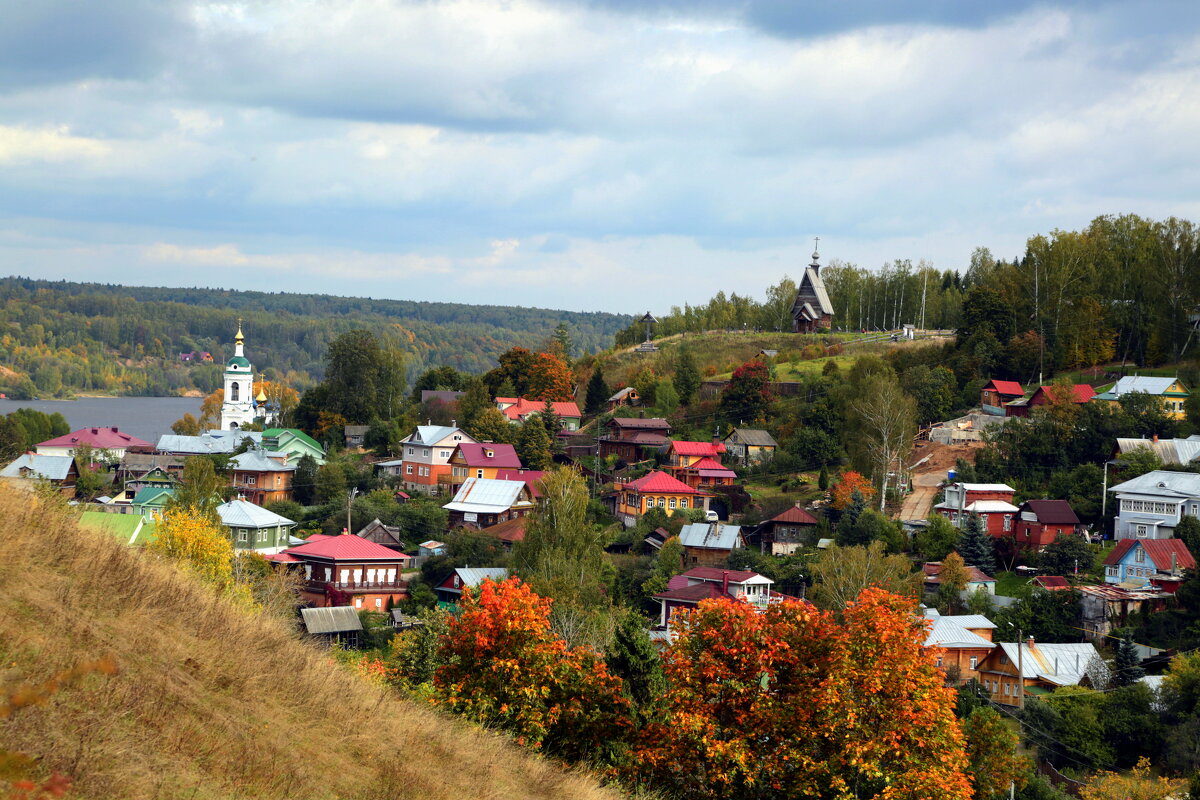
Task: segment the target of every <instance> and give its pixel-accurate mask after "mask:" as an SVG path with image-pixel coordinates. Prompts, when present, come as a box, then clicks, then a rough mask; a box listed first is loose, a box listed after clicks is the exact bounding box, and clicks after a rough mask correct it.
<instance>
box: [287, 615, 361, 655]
mask: <svg viewBox="0 0 1200 800" xmlns="http://www.w3.org/2000/svg"><path fill="white" fill-rule="evenodd" d="M300 619H301V621H302V622H303V623H304V632H305V633H306V634H308V636H309V638H311V639H316V640H318V641H320V642H323V643H324V644H325V645H327V646H328V645H332V644H333V643H334V642H337V643H338V644H339V645H341V646H343V647H348V648H351V649H353V648H357V647H358V646H359V643H360V637H361V636H362V630H363V626H362V620H360V619H359V618H358V611H357V610H356V609H354V608H352V607H350V606H335V607H332V608H329V607H325V608H302V609H300Z"/></svg>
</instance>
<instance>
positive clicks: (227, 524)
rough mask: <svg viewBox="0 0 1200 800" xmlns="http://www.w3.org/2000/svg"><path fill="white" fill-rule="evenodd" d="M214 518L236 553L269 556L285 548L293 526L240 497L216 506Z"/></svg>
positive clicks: (288, 520)
mask: <svg viewBox="0 0 1200 800" xmlns="http://www.w3.org/2000/svg"><path fill="white" fill-rule="evenodd" d="M217 516H218V517H220V519H221V525H222V526H223V527H224V528H225V530H226V531H227V533H228V534H229V538H230V541H232V542H233V546H234V549H236V550H253V551H254V552H256V553H261V554H263V555H269V554H273V553H279V552H281V551H283V550H285V549H287V547H288V544H289V536H290V534H291V531H292V528H294V527H295V526H296V523H295V522H293V521H292V520H290V519H288V518H287V517H281V516H280V515H278V514H276V513H275V512H274V511H268V510H267V509H265V508H263V507H262V506H256V505H255V504H254V503H251V502H248V501H246V500H243V499H241V498H238V499H236V500H230V501H229V502H227V503H222V504H221V505H219V506H217Z"/></svg>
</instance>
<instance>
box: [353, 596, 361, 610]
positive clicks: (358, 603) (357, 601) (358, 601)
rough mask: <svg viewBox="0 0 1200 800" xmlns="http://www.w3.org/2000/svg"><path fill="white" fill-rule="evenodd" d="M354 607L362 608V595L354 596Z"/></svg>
mask: <svg viewBox="0 0 1200 800" xmlns="http://www.w3.org/2000/svg"><path fill="white" fill-rule="evenodd" d="M354 607H355V608H362V598H361V597H356V598H354Z"/></svg>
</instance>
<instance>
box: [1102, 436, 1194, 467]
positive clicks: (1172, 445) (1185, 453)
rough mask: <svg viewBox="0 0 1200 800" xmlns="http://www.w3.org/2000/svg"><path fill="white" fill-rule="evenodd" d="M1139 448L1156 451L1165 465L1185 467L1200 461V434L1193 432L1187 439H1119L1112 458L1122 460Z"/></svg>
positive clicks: (1155, 453)
mask: <svg viewBox="0 0 1200 800" xmlns="http://www.w3.org/2000/svg"><path fill="white" fill-rule="evenodd" d="M1138 450H1148V451H1150V452H1152V453H1154V455H1156V456H1158V460H1159V461H1161V462H1162V464H1163V466H1164V467H1184V466H1188V465H1190V464H1195V463H1197V462H1200V435H1196V434H1193V435H1191V436H1189V437H1188V438H1186V439H1160V438H1158V436H1152V437H1150V438H1149V439H1125V438H1121V439H1117V444H1116V446H1115V447H1114V448H1113V454H1112V458H1113V460H1114V461H1116V460H1120V458H1121V457H1122V456H1127V455H1129V454H1130V453H1133V452H1136V451H1138Z"/></svg>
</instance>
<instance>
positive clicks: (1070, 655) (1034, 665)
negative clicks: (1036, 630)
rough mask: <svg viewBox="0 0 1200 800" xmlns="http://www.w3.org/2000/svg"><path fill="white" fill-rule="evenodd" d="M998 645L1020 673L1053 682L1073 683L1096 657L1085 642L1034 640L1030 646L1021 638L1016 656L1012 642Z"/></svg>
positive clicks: (1084, 673) (1093, 649)
mask: <svg viewBox="0 0 1200 800" xmlns="http://www.w3.org/2000/svg"><path fill="white" fill-rule="evenodd" d="M999 646H1000V647H1001V648H1002V649H1003V651H1004V655H1005V656H1007V657H1008V660H1009V661H1010V662H1012V665H1013V666H1014V667H1015V666H1018V665H1019V666H1020V668H1021V672H1022V673H1023V674H1022V677H1024V678H1040V679H1042V680H1044V681H1047V682H1049V683H1053V684H1055V685H1056V686H1075V685H1077V684H1078V683H1079V681H1080V679H1082V678H1083V676H1084V675H1086V674H1087V670H1088V664H1090V663H1091V661H1092V659H1093V658H1096V659H1098V658H1099V657H1100V654H1099V653H1097V652H1096V648H1095V646H1093V645H1091V644H1086V643H1064V644H1059V643H1051V644H1042V643H1040V642H1034V644H1033V647H1030V646H1029V645H1028V644H1026V643H1024V642H1022V643H1021V644H1020V655H1019V657H1018V644H1017V643H1016V642H1000V643H999Z"/></svg>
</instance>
